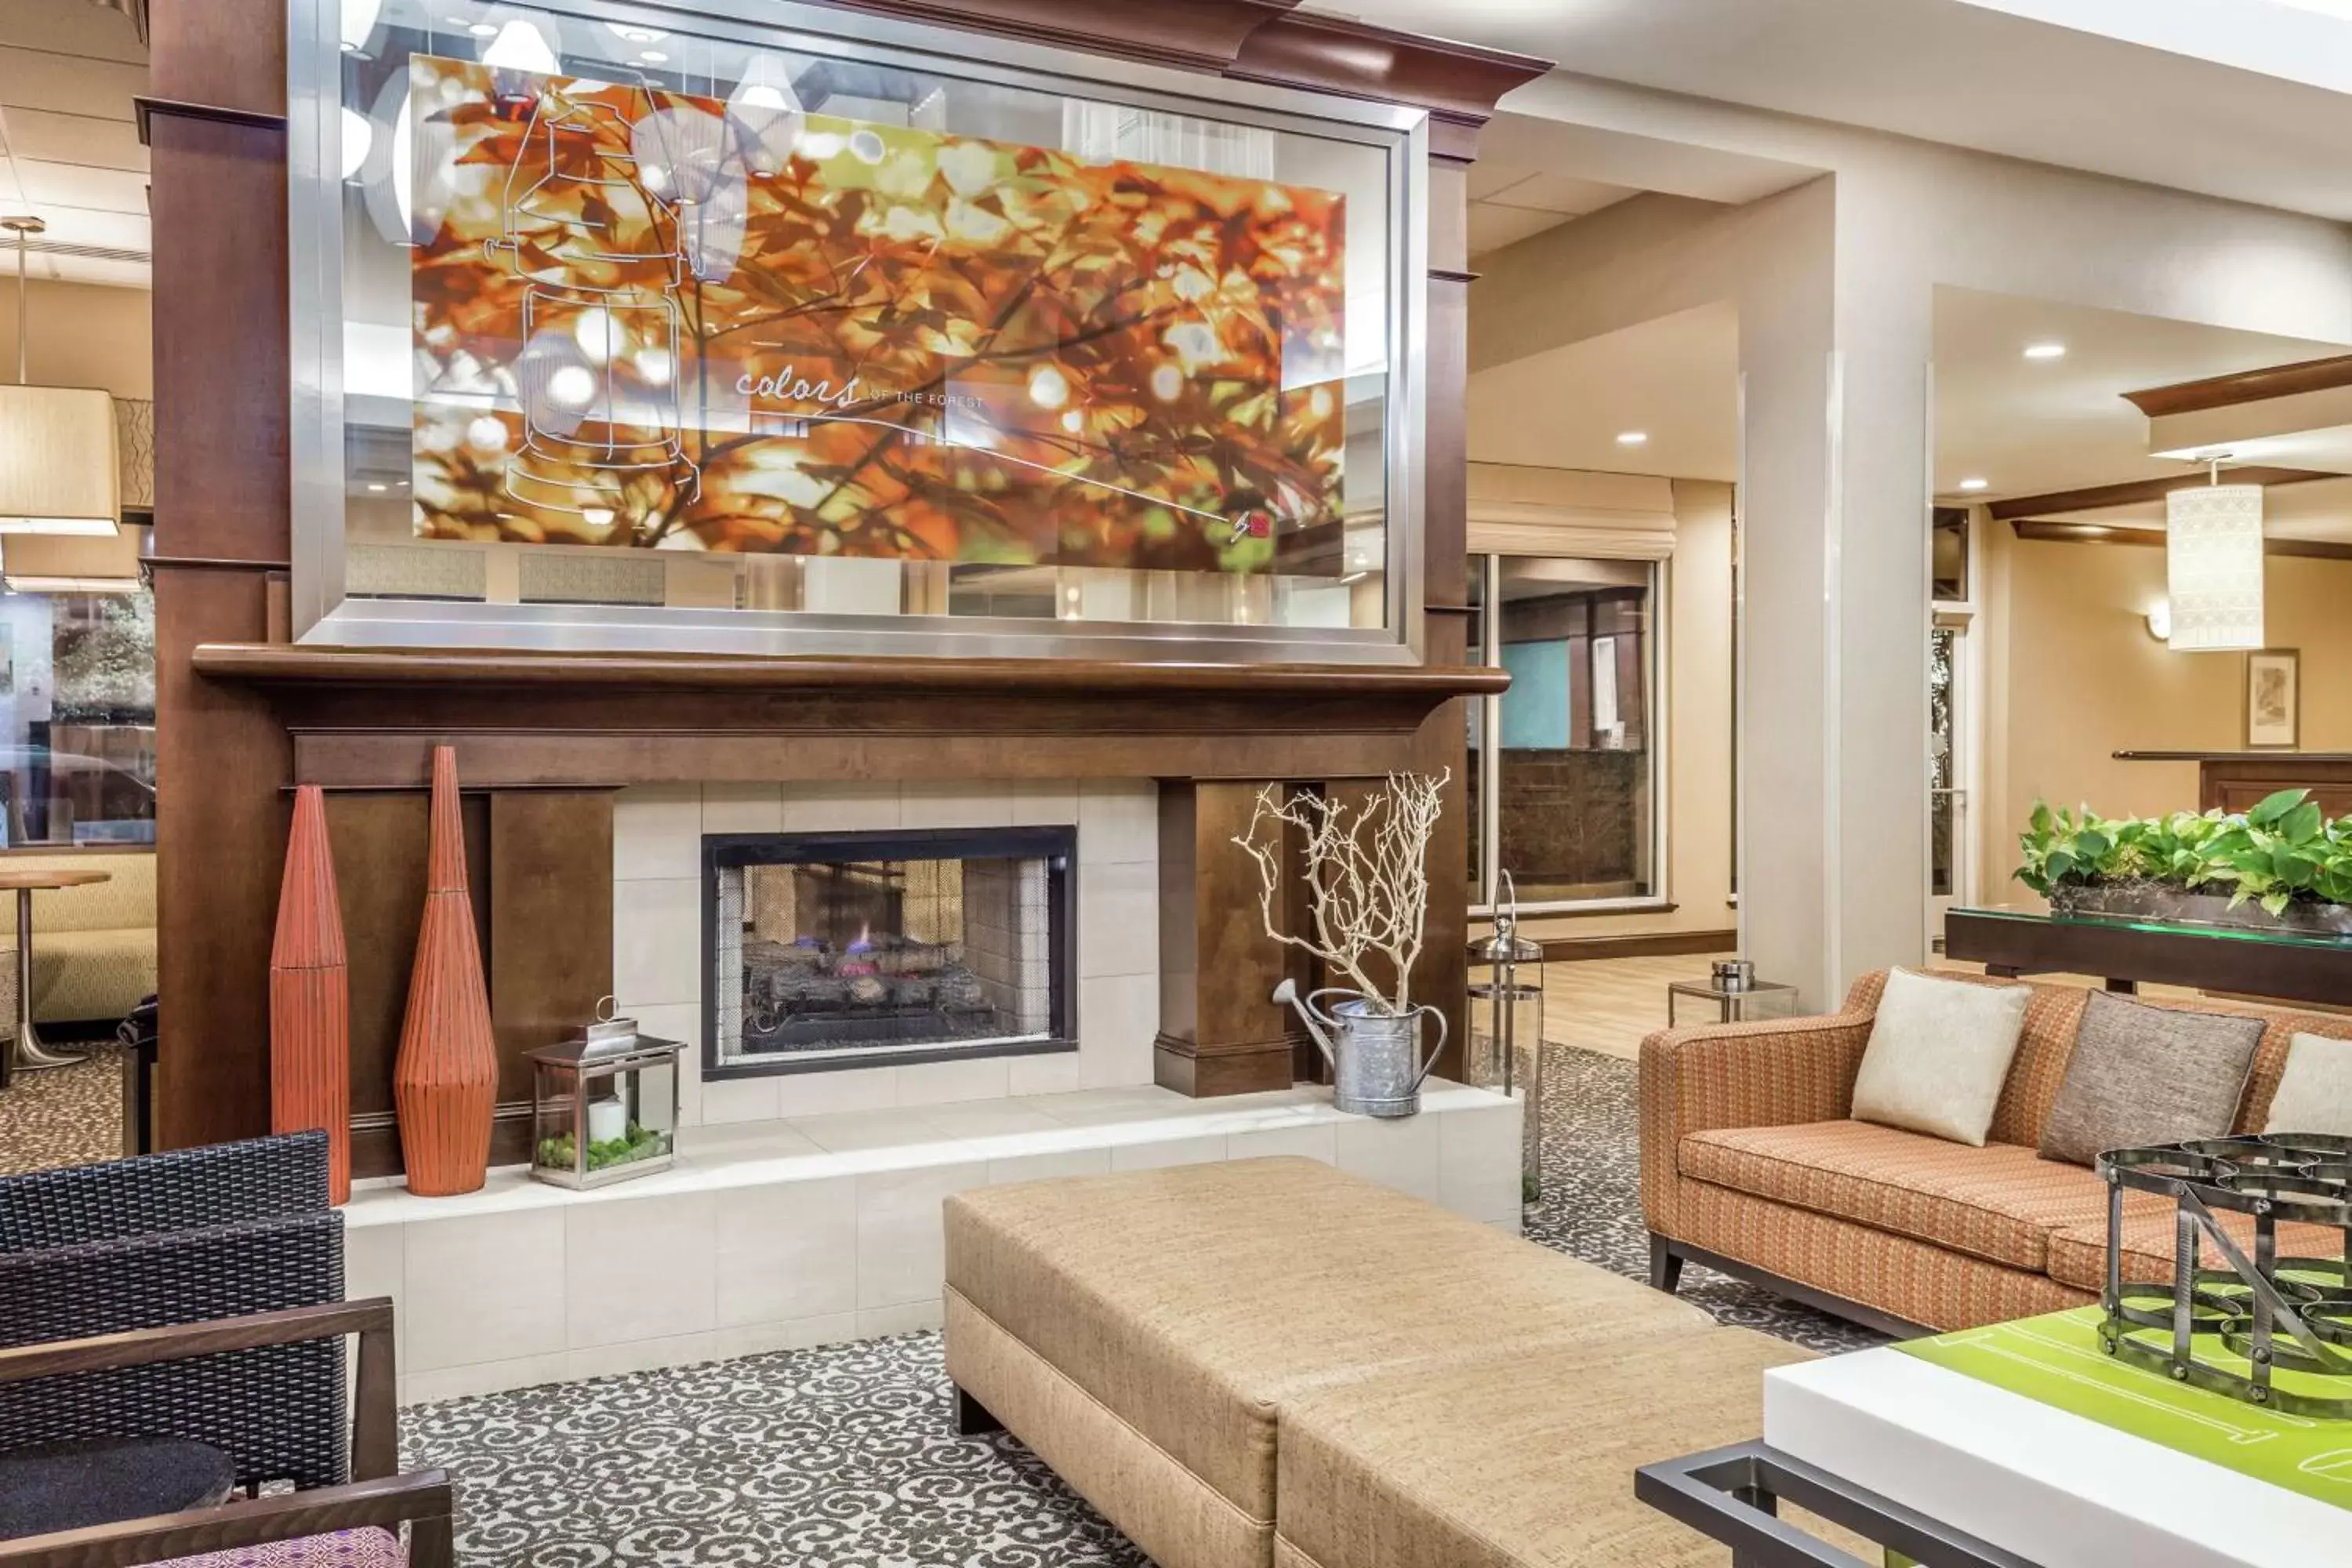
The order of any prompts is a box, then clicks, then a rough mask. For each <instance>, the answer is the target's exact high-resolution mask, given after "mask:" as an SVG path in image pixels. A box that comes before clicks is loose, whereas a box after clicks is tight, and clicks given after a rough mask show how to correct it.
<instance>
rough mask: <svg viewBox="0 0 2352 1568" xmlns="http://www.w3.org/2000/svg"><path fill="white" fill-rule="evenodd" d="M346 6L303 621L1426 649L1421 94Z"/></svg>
mask: <svg viewBox="0 0 2352 1568" xmlns="http://www.w3.org/2000/svg"><path fill="white" fill-rule="evenodd" d="M311 9H313V8H309V7H299V6H298V7H297V8H296V14H297V35H298V36H297V37H296V38H295V40H294V54H295V57H296V59H297V62H298V68H297V82H296V88H297V90H296V92H295V95H294V101H295V102H296V104H297V106H298V109H303V108H307V110H308V118H307V121H306V120H305V117H304V116H303V115H301V114H298V116H297V120H298V123H307V125H308V126H309V128H310V131H311V132H314V133H315V135H316V136H317V137H318V147H317V167H316V168H315V169H313V170H310V177H308V178H305V177H303V172H302V170H303V166H302V163H301V161H300V160H298V161H297V170H298V178H297V182H296V184H297V190H296V193H295V201H294V205H295V208H296V220H295V221H296V229H297V245H298V247H300V245H301V244H302V242H303V240H304V239H305V238H306V237H308V238H311V239H315V240H319V241H320V242H321V244H322V246H323V247H324V248H325V249H327V250H329V251H331V252H332V253H333V254H334V255H335V256H336V257H337V258H339V260H338V265H336V266H334V267H331V268H325V269H322V272H321V274H320V278H319V279H318V280H317V281H316V284H315V286H311V287H305V286H304V285H303V283H302V282H299V281H298V299H297V301H296V303H297V315H298V328H299V326H300V325H301V324H302V321H303V318H304V317H306V316H308V317H310V319H311V331H310V332H309V333H307V334H306V333H304V332H302V331H299V330H298V343H301V344H302V346H303V347H304V348H305V349H306V350H307V351H308V352H310V353H317V354H318V356H319V360H320V363H319V366H318V369H317V374H314V375H306V374H298V375H297V377H296V382H297V385H298V388H299V389H302V392H303V394H304V396H303V406H302V407H300V408H298V421H297V427H298V432H299V434H300V435H301V437H303V440H302V442H301V446H302V447H303V450H302V451H300V452H299V453H298V479H299V487H298V488H299V491H300V508H299V510H300V515H299V516H298V520H297V545H296V578H297V582H296V590H297V598H298V601H299V604H298V621H299V626H298V631H299V633H300V635H302V636H304V637H306V638H307V639H309V640H337V641H347V642H363V643H402V642H414V643H425V644H430V643H456V642H465V643H474V644H482V643H488V644H497V643H499V642H522V643H530V644H536V645H540V646H581V647H600V646H614V645H615V644H627V645H629V646H647V645H649V644H650V645H651V646H660V647H681V648H707V649H713V650H719V651H776V652H791V651H801V650H808V651H818V650H824V649H828V648H836V647H847V646H862V645H860V644H859V642H858V639H861V638H870V637H871V635H872V627H873V625H874V624H875V623H877V622H885V621H887V625H888V627H889V629H890V631H891V632H892V633H893V634H894V646H897V647H904V648H905V649H906V651H910V652H920V651H942V652H945V651H955V650H957V649H959V648H969V647H970V646H971V643H972V640H973V639H975V638H983V639H988V640H989V647H988V651H991V652H1002V653H1011V654H1027V653H1044V654H1052V653H1063V652H1080V653H1087V652H1099V651H1101V649H1102V647H1103V646H1104V645H1105V644H1106V643H1118V642H1132V641H1133V640H1134V639H1136V638H1137V637H1148V638H1150V639H1151V641H1152V643H1153V645H1154V646H1155V647H1160V648H1161V649H1166V648H1168V647H1170V646H1171V644H1170V637H1171V631H1172V632H1175V633H1177V634H1178V635H1180V636H1181V637H1183V638H1187V639H1194V638H1197V639H1205V640H1206V641H1208V642H1209V643H1211V644H1212V645H1213V646H1214V647H1215V649H1216V651H1218V652H1219V653H1221V654H1225V655H1230V656H1233V657H1243V658H1283V657H1298V658H1318V659H1326V658H1333V657H1338V658H1369V659H1375V660H1394V659H1399V658H1412V657H1413V656H1414V649H1415V644H1416V643H1417V640H1418V638H1417V629H1418V628H1417V615H1418V605H1417V602H1416V600H1415V596H1414V594H1413V592H1412V585H1411V583H1410V581H1409V579H1410V577H1411V576H1412V574H1410V573H1408V572H1404V571H1402V570H1399V568H1401V567H1402V566H1403V565H1404V564H1405V563H1407V562H1408V561H1410V560H1411V559H1412V558H1413V554H1414V552H1415V550H1416V549H1417V543H1418V530H1419V515H1418V508H1417V505H1416V500H1417V494H1418V484H1417V476H1416V468H1415V464H1414V457H1413V452H1412V447H1413V443H1412V440H1411V439H1409V436H1410V433H1411V431H1412V427H1413V426H1414V424H1415V423H1417V417H1418V410H1419V395H1420V394H1419V375H1420V373H1419V368H1418V355H1417V354H1415V353H1412V345H1413V344H1414V342H1416V341H1417V339H1418V335H1419V333H1420V331H1421V320H1420V289H1421V281H1420V279H1421V277H1422V263H1421V260H1420V258H1421V257H1422V255H1423V238H1422V230H1423V226H1424V223H1425V220H1424V218H1423V216H1422V206H1423V189H1422V186H1423V181H1424V180H1425V174H1426V158H1425V150H1424V139H1423V125H1422V123H1421V117H1420V116H1419V114H1418V112H1417V111H1405V110H1395V109H1391V108H1385V107H1375V106H1370V105H1364V104H1359V103H1355V102H1352V101H1350V100H1324V99H1322V98H1320V97H1318V96H1316V95H1307V94H1300V93H1295V92H1286V91H1281V90H1276V89H1259V88H1255V87H1250V86H1247V85H1244V84H1235V83H1229V82H1223V81H1219V82H1215V83H1213V88H1214V90H1215V92H1216V94H1217V98H1216V100H1215V101H1213V102H1210V101H1204V100H1201V99H1199V98H1198V97H1197V95H1198V94H1199V93H1200V92H1201V91H1202V85H1203V84H1202V82H1201V81H1200V79H1195V78H1191V77H1187V76H1184V75H1182V74H1181V73H1177V72H1173V71H1163V70H1158V69H1153V68H1123V75H1124V76H1126V77H1127V78H1129V79H1124V80H1121V81H1120V82H1118V83H1116V84H1112V83H1105V82H1101V81H1099V80H1079V79H1076V78H1074V77H1071V76H1066V75H1063V74H1060V72H1061V70H1063V69H1066V68H1069V67H1070V66H1071V65H1072V61H1071V60H1070V59H1069V58H1068V57H1063V56H1059V55H1056V54H1055V52H1053V51H1048V50H1042V49H1036V48H1033V47H1026V46H1017V47H1016V46H1010V45H1007V46H1002V47H999V46H994V45H991V44H986V43H983V42H976V41H975V40H973V39H971V38H970V37H967V36H964V35H955V36H953V38H952V42H953V45H954V47H955V48H956V49H957V50H959V51H960V52H961V58H950V57H948V56H946V55H943V54H941V53H938V52H930V51H929V50H928V49H927V48H926V46H931V47H934V48H935V47H937V46H939V45H940V44H941V43H943V42H946V41H949V40H947V39H946V37H944V36H941V35H933V34H929V33H928V32H926V31H925V30H924V29H921V28H916V27H908V26H901V25H898V24H895V23H884V22H880V21H877V20H876V19H874V18H866V17H856V16H854V15H852V14H850V13H843V12H831V11H825V12H816V11H808V10H803V9H802V8H799V7H794V6H791V5H757V4H753V3H752V0H715V3H714V4H713V5H711V6H710V7H709V15H708V16H704V17H701V18H698V20H697V21H696V24H695V26H696V27H697V28H698V31H697V33H696V34H695V35H693V36H690V37H689V36H685V35H681V34H680V33H678V32H677V30H676V28H675V26H673V24H674V23H675V22H676V21H677V17H676V16H675V15H674V14H672V13H667V12H663V13H648V14H647V20H646V23H645V25H643V26H636V25H635V24H633V23H631V22H629V21H627V20H625V19H623V18H625V17H626V16H628V15H629V11H628V8H627V7H618V8H615V7H606V6H598V7H596V8H595V10H594V13H593V19H592V18H591V17H589V16H570V15H567V14H566V13H565V12H564V11H563V10H562V9H561V8H550V9H548V10H545V11H540V10H535V9H531V10H527V9H523V8H520V7H517V6H515V5H505V4H500V5H475V4H472V3H471V0H451V3H447V4H440V5H433V6H431V7H430V8H429V9H428V8H426V7H424V6H422V5H417V6H415V8H414V9H413V10H409V9H404V0H385V4H384V5H383V6H382V7H381V8H380V9H379V10H378V11H377V14H376V15H375V16H373V18H372V19H368V20H367V21H366V23H365V26H362V27H360V28H358V29H357V30H358V31H359V32H360V34H361V36H360V37H342V36H340V35H339V34H337V33H335V32H334V30H333V29H332V27H331V22H332V20H333V11H332V8H331V7H318V8H315V9H316V10H317V12H318V14H317V15H315V16H310V15H306V13H308V12H309V11H310V10H311ZM361 9H362V10H365V9H367V8H365V7H362V8H361ZM344 11H345V14H346V16H349V15H350V13H351V11H352V8H351V7H348V6H347V7H345V8H344ZM477 15H478V16H479V20H475V19H473V18H474V17H475V16H477ZM656 17H657V18H658V19H657V20H656ZM753 18H758V19H761V20H763V21H764V20H768V19H774V20H777V21H779V22H782V23H783V24H787V25H789V26H791V29H792V30H789V31H787V30H786V29H785V26H758V25H753V21H752V19H753ZM852 27H854V28H855V29H856V37H849V36H845V32H844V31H841V30H845V29H848V28H852ZM991 52H992V53H993V54H994V55H997V56H1001V57H1002V58H988V56H989V55H990V53H991ZM1087 68H1089V69H1098V66H1097V65H1096V63H1095V62H1087ZM306 69H307V71H308V73H309V75H308V76H307V77H306V75H305V71H306ZM306 80H307V81H308V82H309V83H310V90H308V91H305V90H304V87H305V84H306ZM329 110H332V111H333V112H332V113H331V114H330V113H329V112H328V111H329ZM330 164H332V165H333V166H334V167H335V168H337V169H340V170H341V171H342V172H343V174H344V176H345V177H344V178H343V179H342V180H341V181H340V182H336V183H335V184H334V187H333V189H332V191H331V193H330V192H328V191H327V190H325V189H323V188H321V187H323V186H324V185H325V184H327V182H326V181H325V177H324V176H325V174H326V172H327V169H328V166H329V165H330ZM328 241H331V243H326V242H328ZM304 368H307V367H304V366H298V373H299V371H300V370H302V369H304ZM313 387H316V388H318V389H319V391H318V394H317V395H315V396H312V395H310V389H311V388H313Z"/></svg>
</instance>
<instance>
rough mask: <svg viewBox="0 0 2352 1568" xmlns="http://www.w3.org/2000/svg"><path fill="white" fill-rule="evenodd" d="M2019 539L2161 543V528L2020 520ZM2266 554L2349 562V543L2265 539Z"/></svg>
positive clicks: (2351, 549)
mask: <svg viewBox="0 0 2352 1568" xmlns="http://www.w3.org/2000/svg"><path fill="white" fill-rule="evenodd" d="M2009 526H2010V527H2011V529H2012V530H2014V531H2016V534H2017V537H2018V538H2020V539H2030V540H2033V541H2036V542H2041V543H2045V544H2140V545H2147V546H2158V545H2161V544H2162V543H2163V542H2164V530H2162V529H2160V528H2116V527H2111V526H2109V525H2108V524H2106V523H2104V522H2050V521H2042V520H2040V519H2035V518H2024V517H2021V518H2019V519H2018V520H2017V521H2014V522H2011V524H2010V525H2009ZM2263 554H2265V555H2301V556H2307V557H2309V558H2311V559H2313V560H2316V561H2352V544H2346V543H2343V542H2339V541H2336V540H2333V539H2265V540H2263Z"/></svg>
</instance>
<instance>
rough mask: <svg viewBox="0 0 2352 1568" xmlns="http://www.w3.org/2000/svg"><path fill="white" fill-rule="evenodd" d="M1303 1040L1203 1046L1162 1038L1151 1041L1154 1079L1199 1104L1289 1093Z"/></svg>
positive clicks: (1160, 1084) (1164, 1087) (1302, 1038)
mask: <svg viewBox="0 0 2352 1568" xmlns="http://www.w3.org/2000/svg"><path fill="white" fill-rule="evenodd" d="M1303 1041H1304V1037H1299V1038H1297V1039H1292V1038H1287V1037H1286V1038H1283V1039H1278V1040H1255V1041H1250V1042H1247V1043H1244V1044H1241V1045H1223V1046H1211V1047H1201V1046H1198V1045H1196V1044H1194V1043H1193V1042H1192V1041H1191V1040H1186V1039H1180V1038H1177V1037H1174V1036H1171V1035H1160V1036H1159V1037H1156V1038H1154V1039H1153V1040H1152V1042H1151V1081H1152V1082H1154V1083H1156V1084H1158V1085H1159V1086H1160V1088H1161V1089H1172V1090H1174V1091H1175V1092H1176V1093H1178V1094H1181V1095H1189V1096H1190V1097H1192V1099H1194V1100H1213V1099H1216V1098H1218V1097H1220V1096H1222V1095H1228V1094H1257V1093H1259V1092H1261V1091H1263V1090H1265V1089H1288V1088H1289V1087H1290V1086H1291V1085H1292V1084H1293V1083H1295V1082H1297V1077H1296V1076H1295V1065H1294V1064H1295V1063H1296V1060H1297V1052H1298V1047H1299V1046H1300V1045H1301V1044H1302V1043H1303ZM1309 1048H1312V1047H1309Z"/></svg>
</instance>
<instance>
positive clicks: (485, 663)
mask: <svg viewBox="0 0 2352 1568" xmlns="http://www.w3.org/2000/svg"><path fill="white" fill-rule="evenodd" d="M191 662H192V663H193V665H194V668H195V669H196V672H197V673H198V674H200V675H204V676H205V677H208V678H209V679H215V680H234V681H243V682H247V683H249V684H253V685H257V686H289V685H320V684H327V685H346V686H380V685H393V686H401V687H408V688H414V687H419V686H482V687H494V688H516V687H546V686H585V687H593V688H594V689H598V690H602V691H613V690H627V689H662V690H671V691H678V690H684V691H751V690H757V691H840V690H857V691H913V692H957V691H989V692H1000V693H1002V692H1019V693H1024V694H1038V695H1046V696H1055V695H1059V694H1061V693H1065V692H1071V691H1091V692H1133V693H1145V692H1154V693H1164V692H1210V691H1218V692H1223V691H1240V692H1250V693H1256V694H1263V695H1267V696H1277V697H1291V696H1298V695H1306V694H1315V693H1323V692H1359V693H1360V692H1390V693H1396V692H1411V693H1414V694H1416V695H1425V696H1427V697H1429V698H1430V699H1432V700H1434V701H1444V700H1446V699H1448V698H1453V697H1466V696H1484V695H1486V693H1488V692H1494V691H1500V690H1502V689H1504V688H1505V687H1507V686H1508V685H1509V684H1510V677H1509V676H1507V674H1505V673H1504V672H1503V671H1502V670H1500V669H1496V668H1490V667H1487V666H1485V665H1465V666H1459V667H1433V666H1429V665H1340V664H1263V665H1252V664H1164V663H1141V662H1113V661H1108V660H1097V659H1051V658H1036V659H1028V658H729V657H721V656H717V655H709V654H622V653H541V652H536V651H532V650H528V649H510V650H496V651H491V650H449V651H445V650H439V649H420V650H413V651H401V650H393V649H373V648H334V647H314V646H311V645H308V644H301V643H293V644H282V643H206V644H205V645H204V646H202V647H198V648H197V649H196V650H195V652H194V656H193V658H192V660H191Z"/></svg>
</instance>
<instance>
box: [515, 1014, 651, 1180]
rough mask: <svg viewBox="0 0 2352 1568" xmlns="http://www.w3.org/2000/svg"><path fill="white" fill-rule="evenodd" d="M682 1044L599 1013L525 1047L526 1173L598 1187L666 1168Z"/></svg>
mask: <svg viewBox="0 0 2352 1568" xmlns="http://www.w3.org/2000/svg"><path fill="white" fill-rule="evenodd" d="M685 1049H686V1047H685V1045H684V1043H683V1042H681V1041H677V1040H661V1039H656V1038H655V1037H653V1036H651V1035H640V1034H639V1033H637V1021H636V1020H635V1018H606V1019H603V1020H600V1021H599V1022H596V1023H593V1024H590V1025H589V1026H586V1027H585V1028H583V1030H582V1031H581V1032H580V1033H579V1034H578V1035H577V1036H575V1037H572V1038H571V1039H569V1040H565V1041H563V1042H562V1043H561V1044H559V1045H552V1046H543V1047H541V1048H540V1049H538V1050H535V1051H527V1052H525V1053H524V1055H525V1057H526V1058H528V1059H529V1060H530V1070H531V1111H530V1147H531V1160H530V1173H531V1174H532V1175H533V1176H535V1177H537V1178H538V1179H539V1180H541V1181H542V1182H552V1183H554V1184H556V1185H557V1186H559V1187H601V1186H604V1185H605V1184H608V1183H612V1182H625V1181H627V1180H628V1179H629V1178H630V1177H632V1176H645V1175H650V1174H652V1173H654V1172H656V1171H666V1170H667V1169H669V1167H670V1164H671V1163H672V1162H673V1161H674V1160H675V1159H676V1158H677V1073H678V1056H679V1053H680V1052H682V1051H684V1050H685Z"/></svg>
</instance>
